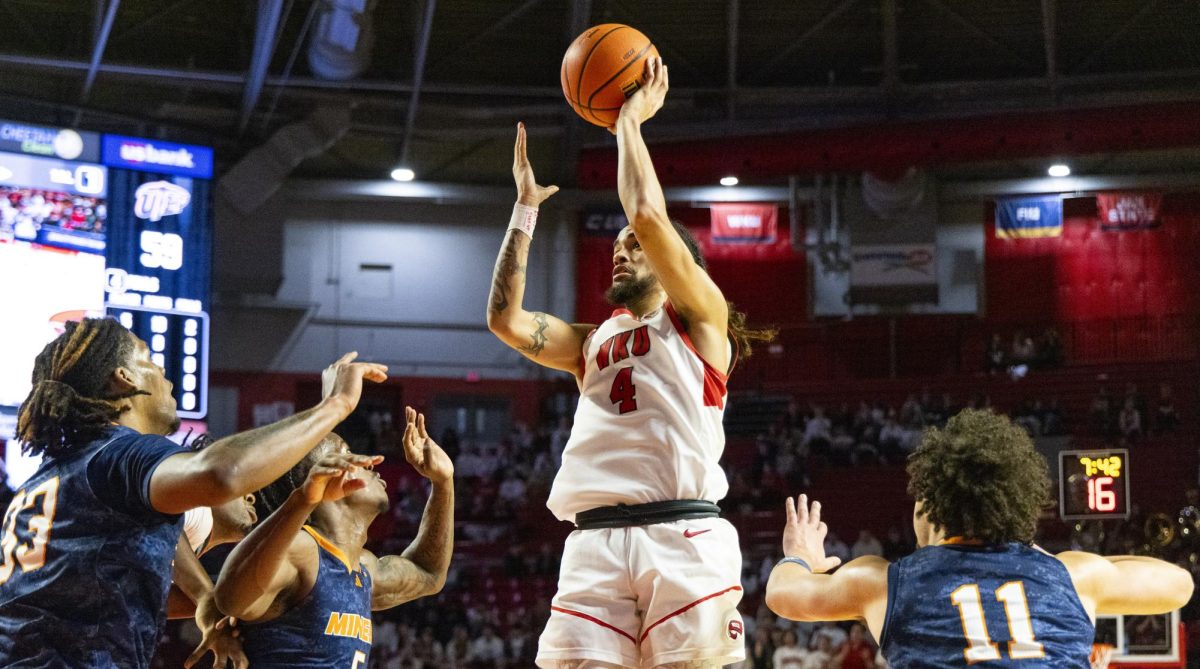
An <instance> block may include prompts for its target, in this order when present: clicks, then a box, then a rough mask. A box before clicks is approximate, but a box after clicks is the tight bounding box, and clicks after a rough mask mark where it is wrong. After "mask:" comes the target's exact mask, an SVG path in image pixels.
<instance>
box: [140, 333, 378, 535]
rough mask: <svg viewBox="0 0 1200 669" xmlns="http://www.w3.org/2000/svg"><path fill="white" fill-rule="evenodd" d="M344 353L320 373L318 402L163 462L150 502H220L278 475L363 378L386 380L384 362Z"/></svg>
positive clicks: (169, 506) (167, 509) (180, 505)
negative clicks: (365, 360)
mask: <svg viewBox="0 0 1200 669" xmlns="http://www.w3.org/2000/svg"><path fill="white" fill-rule="evenodd" d="M357 355H358V354H357V353H347V354H346V355H344V356H342V357H341V359H339V360H338V361H337V362H335V363H333V364H332V365H330V366H329V367H327V368H326V369H325V371H324V372H323V373H322V375H321V383H322V400H321V402H320V404H318V405H317V406H315V407H313V408H311V409H309V410H307V411H302V412H300V413H298V414H296V415H294V416H291V417H289V418H285V419H283V420H281V421H279V422H277V423H272V424H271V425H266V426H264V427H260V428H257V429H254V430H250V431H248V432H242V433H240V434H235V435H232V436H229V437H225V438H224V439H218V440H217V441H215V442H213V444H212V445H211V446H209V447H208V448H205V449H204V450H203V451H200V452H199V453H180V454H178V455H173V456H171V457H169V458H167V459H166V460H164V461H163V462H162V464H160V465H159V466H158V467H157V468H156V469H155V470H154V474H153V476H152V477H151V479H150V503H151V505H152V506H153V507H154V508H155V509H156V510H158V511H160V512H162V513H183V512H184V511H187V510H188V509H191V508H193V507H197V506H219V505H221V504H224V503H225V502H228V501H229V500H231V499H233V498H235V497H240V496H242V495H246V494H249V493H252V492H254V491H256V490H260V489H262V488H263V487H265V486H266V485H267V484H269V483H271V482H272V481H274V480H275V479H277V478H279V477H280V476H283V474H284V473H285V472H287V471H288V470H289V469H291V468H292V467H293V466H295V464H296V463H297V462H300V460H301V459H302V458H303V457H304V456H305V455H307V454H308V452H309V451H311V450H312V449H313V448H314V447H315V446H316V445H317V443H318V442H320V441H321V439H322V438H324V437H325V435H326V434H328V433H329V431H330V430H332V429H333V428H334V426H336V425H337V424H338V423H340V422H342V420H343V419H345V418H346V416H349V415H350V412H351V411H353V410H354V407H355V406H357V405H358V399H359V397H360V396H361V394H362V386H363V381H364V380H366V381H374V382H376V383H378V382H380V381H384V380H386V379H387V367H385V366H383V365H378V364H374V363H366V362H354V359H355V357H356V356H357Z"/></svg>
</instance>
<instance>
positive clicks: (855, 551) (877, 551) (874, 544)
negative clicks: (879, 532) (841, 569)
mask: <svg viewBox="0 0 1200 669" xmlns="http://www.w3.org/2000/svg"><path fill="white" fill-rule="evenodd" d="M864 555H876V556H882V555H883V544H881V543H879V539H876V538H875V535H874V534H871V531H870V530H861V531H860V532H859V533H858V540H857V541H855V542H854V546H853V547H852V548H851V549H850V558H851V559H854V558H860V557H862V556H864Z"/></svg>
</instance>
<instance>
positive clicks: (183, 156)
mask: <svg viewBox="0 0 1200 669" xmlns="http://www.w3.org/2000/svg"><path fill="white" fill-rule="evenodd" d="M102 157H103V162H104V164H105V165H108V166H109V167H121V168H124V169H127V170H138V171H140V172H155V173H161V174H178V175H180V176H187V177H196V178H199V179H211V178H212V173H213V151H212V149H210V148H208V147H204V146H194V145H191V144H175V143H173V142H164V141H161V140H157V139H141V138H138V137H122V136H120V135H105V136H104V144H103V152H102Z"/></svg>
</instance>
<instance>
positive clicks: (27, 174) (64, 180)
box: [0, 153, 108, 198]
mask: <svg viewBox="0 0 1200 669" xmlns="http://www.w3.org/2000/svg"><path fill="white" fill-rule="evenodd" d="M0 185H7V186H22V187H25V188H38V189H42V190H50V191H59V192H62V193H71V194H72V195H86V196H88V197H96V198H105V197H107V196H108V170H106V169H105V168H104V167H102V166H100V165H87V164H84V163H73V162H67V161H65V160H56V159H53V158H35V157H33V156H23V155H20V154H17V153H0Z"/></svg>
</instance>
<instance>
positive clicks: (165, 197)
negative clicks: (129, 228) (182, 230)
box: [133, 181, 192, 221]
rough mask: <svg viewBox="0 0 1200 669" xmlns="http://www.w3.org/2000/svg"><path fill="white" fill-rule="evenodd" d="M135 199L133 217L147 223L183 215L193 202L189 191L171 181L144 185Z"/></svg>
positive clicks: (137, 191) (138, 189) (136, 193)
mask: <svg viewBox="0 0 1200 669" xmlns="http://www.w3.org/2000/svg"><path fill="white" fill-rule="evenodd" d="M134 197H135V200H134V203H133V215H134V216H137V217H138V218H141V219H145V220H147V221H160V220H162V217H163V216H175V215H176V214H181V213H183V210H184V209H187V206H188V204H190V203H191V201H192V194H191V193H190V192H188V189H186V188H184V187H183V186H179V185H176V184H173V183H171V182H169V181H151V182H149V183H144V184H142V185H141V186H138V187H137V190H136V191H134Z"/></svg>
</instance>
